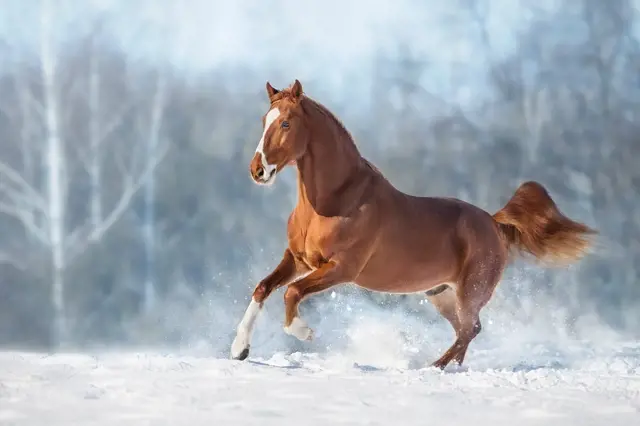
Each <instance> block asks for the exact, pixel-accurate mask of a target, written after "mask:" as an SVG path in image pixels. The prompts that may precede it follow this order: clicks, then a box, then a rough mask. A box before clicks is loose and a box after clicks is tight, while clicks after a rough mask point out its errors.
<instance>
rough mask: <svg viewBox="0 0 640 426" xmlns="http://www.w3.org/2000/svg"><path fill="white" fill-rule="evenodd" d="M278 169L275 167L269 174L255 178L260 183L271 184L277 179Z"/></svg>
mask: <svg viewBox="0 0 640 426" xmlns="http://www.w3.org/2000/svg"><path fill="white" fill-rule="evenodd" d="M277 172H278V171H277V169H276V168H273V169H271V170H270V171H269V174H268V175H267V176H261V177H260V179H255V182H256V183H257V184H258V185H271V184H273V182H274V181H275V180H276V173H277Z"/></svg>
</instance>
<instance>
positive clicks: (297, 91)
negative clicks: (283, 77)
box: [291, 78, 302, 99]
mask: <svg viewBox="0 0 640 426" xmlns="http://www.w3.org/2000/svg"><path fill="white" fill-rule="evenodd" d="M291 93H292V94H293V96H294V97H295V98H296V99H298V98H299V97H300V96H302V84H301V83H300V81H299V80H298V79H297V78H296V81H295V82H294V83H293V86H291Z"/></svg>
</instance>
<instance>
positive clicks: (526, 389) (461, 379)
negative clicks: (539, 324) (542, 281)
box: [0, 340, 640, 426]
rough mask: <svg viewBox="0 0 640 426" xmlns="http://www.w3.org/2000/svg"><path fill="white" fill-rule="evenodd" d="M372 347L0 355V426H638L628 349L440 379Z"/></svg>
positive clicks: (632, 351) (471, 369) (493, 355)
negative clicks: (260, 352) (233, 356)
mask: <svg viewBox="0 0 640 426" xmlns="http://www.w3.org/2000/svg"><path fill="white" fill-rule="evenodd" d="M378 344H379V346H378V349H377V350H375V348H374V347H371V345H369V349H370V350H367V346H366V345H364V346H362V345H360V346H358V344H357V342H356V343H355V346H356V347H354V348H353V350H350V351H336V352H332V351H331V350H328V351H325V352H322V353H320V352H293V353H286V352H277V353H274V354H272V355H271V356H268V357H255V356H253V357H250V358H249V359H248V360H246V361H233V360H229V359H225V358H223V357H213V356H211V355H210V354H194V353H193V352H194V351H192V353H191V354H189V353H181V352H175V353H172V354H166V353H162V352H158V351H156V352H152V351H145V352H131V351H129V352H127V351H124V350H123V351H119V352H115V351H112V352H100V353H78V354H74V353H61V354H55V355H47V354H39V353H27V352H2V353H0V424H1V425H45V424H49V425H69V424H74V425H77V424H79V425H115V424H117V425H188V426H195V425H201V424H202V425H205V424H206V425H243V426H247V425H294V424H301V425H305V426H306V425H309V426H311V425H340V424H345V425H391V424H392V423H394V422H400V423H401V424H402V425H403V426H406V425H433V426H437V425H464V424H474V425H485V424H490V425H492V426H498V425H514V424H516V425H518V426H524V425H562V426H571V425H581V426H588V425H608V426H614V425H631V424H640V343H638V342H635V343H634V342H629V343H626V344H625V343H621V342H617V343H616V344H615V345H612V346H611V347H609V348H605V347H604V345H602V347H597V346H596V347H594V346H592V345H590V344H585V343H580V342H574V344H573V345H572V346H567V345H563V347H562V348H561V350H558V349H557V348H555V346H556V342H550V343H540V342H537V343H536V342H533V343H531V344H530V345H528V346H527V345H520V347H519V348H518V350H516V351H514V350H513V348H512V347H511V348H509V350H505V347H504V346H503V345H493V346H490V345H489V346H488V345H484V346H483V345H476V346H472V348H471V349H470V352H469V354H468V364H467V366H466V367H462V368H460V367H458V368H455V367H449V368H448V369H447V370H445V371H444V372H442V371H439V370H436V369H433V368H430V367H428V365H425V361H424V360H420V359H418V358H419V357H420V355H415V356H414V359H407V358H406V352H405V353H404V355H403V354H398V353H397V351H396V350H395V349H393V348H392V347H393V346H394V343H393V342H392V341H391V340H388V341H384V340H383V341H382V342H378ZM387 349H388V350H387ZM396 349H397V348H396ZM409 353H414V354H416V352H415V351H414V352H411V351H409ZM525 355H526V356H525ZM403 356H404V357H405V358H404V359H402V358H403ZM422 356H425V355H422ZM428 356H429V357H430V356H432V354H431V353H430V354H428ZM409 358H411V357H409ZM525 359H526V361H524V360H525Z"/></svg>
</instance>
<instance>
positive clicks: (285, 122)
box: [281, 121, 289, 129]
mask: <svg viewBox="0 0 640 426" xmlns="http://www.w3.org/2000/svg"><path fill="white" fill-rule="evenodd" d="M281 126H282V128H283V129H288V128H289V122H288V121H283V122H282V124H281Z"/></svg>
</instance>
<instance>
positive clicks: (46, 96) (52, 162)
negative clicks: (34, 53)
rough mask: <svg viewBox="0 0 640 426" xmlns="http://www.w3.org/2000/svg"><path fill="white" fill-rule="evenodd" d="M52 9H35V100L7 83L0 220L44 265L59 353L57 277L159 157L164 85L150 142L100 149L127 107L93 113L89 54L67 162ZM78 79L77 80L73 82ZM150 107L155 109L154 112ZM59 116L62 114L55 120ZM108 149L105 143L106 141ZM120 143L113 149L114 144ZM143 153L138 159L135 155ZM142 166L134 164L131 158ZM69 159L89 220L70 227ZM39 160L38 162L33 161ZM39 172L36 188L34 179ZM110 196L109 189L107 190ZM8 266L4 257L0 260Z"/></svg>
mask: <svg viewBox="0 0 640 426" xmlns="http://www.w3.org/2000/svg"><path fill="white" fill-rule="evenodd" d="M55 13H56V8H55V5H54V4H53V2H52V0H43V2H42V4H41V9H40V23H41V32H40V41H39V45H38V60H39V63H38V65H39V83H40V84H39V85H40V87H41V89H40V90H41V92H38V91H36V90H34V89H33V88H31V87H30V86H29V85H28V84H27V83H26V82H24V81H22V80H20V79H19V78H18V79H15V80H14V81H15V83H16V89H15V92H16V97H17V100H18V104H19V108H17V109H16V110H17V111H18V112H17V113H16V114H19V116H20V117H19V118H20V119H19V120H16V121H15V122H16V123H19V124H17V125H19V126H20V132H19V133H20V139H21V142H24V145H23V146H22V152H23V158H22V163H23V164H22V167H21V168H16V167H14V166H13V165H12V164H11V162H10V161H6V160H1V159H0V214H5V215H10V216H12V217H13V218H15V219H17V220H18V221H19V222H20V223H21V224H22V226H23V227H24V229H25V234H26V235H27V236H28V237H29V238H30V239H31V240H32V241H33V242H34V244H36V245H37V246H39V247H40V248H41V249H44V250H43V251H44V252H45V253H47V256H48V257H49V259H50V277H51V293H50V294H51V305H52V308H53V315H54V318H53V321H52V328H51V333H52V342H53V343H54V344H55V345H61V344H64V343H65V342H67V341H68V338H69V331H70V330H69V327H68V324H67V320H68V318H67V312H66V306H65V271H66V270H67V268H68V267H69V266H70V265H71V264H72V263H73V262H74V260H76V259H77V257H78V256H79V255H80V254H82V253H83V252H85V251H86V249H87V248H88V246H89V245H90V244H94V243H98V242H100V240H101V239H102V238H103V236H104V235H105V234H106V233H107V232H108V231H109V230H110V229H111V228H112V227H113V225H114V224H115V223H116V222H117V221H118V220H119V219H120V218H121V217H122V216H123V215H124V213H125V212H126V211H127V208H128V207H129V205H130V203H131V201H132V199H133V197H134V196H135V195H136V193H137V192H138V190H139V189H140V188H141V187H142V186H143V185H144V184H145V182H146V181H147V180H148V178H149V176H151V175H152V172H153V170H154V169H155V167H156V166H157V165H158V163H159V162H160V161H161V160H162V159H163V158H164V156H165V154H166V148H167V147H166V145H163V144H161V143H160V142H159V133H158V132H159V130H158V129H159V123H160V121H161V112H162V108H163V105H164V84H163V85H162V89H159V90H158V94H157V95H156V96H155V97H154V100H153V105H152V111H153V113H152V120H151V121H150V123H148V125H149V126H150V127H151V128H150V129H149V130H148V134H149V135H150V140H149V141H147V142H143V143H140V144H137V145H136V144H135V143H133V144H132V143H131V141H126V142H123V143H110V144H109V146H108V148H107V147H106V146H105V141H106V140H107V139H108V137H109V136H110V135H111V133H112V131H113V130H115V129H116V128H117V127H118V126H120V125H122V123H123V121H124V117H125V115H126V113H127V112H128V111H127V110H128V108H129V106H124V107H122V109H121V110H116V111H115V112H109V111H103V109H102V108H101V93H102V90H101V77H100V76H101V73H100V65H99V58H100V55H99V52H98V51H97V49H92V52H91V58H90V66H89V75H88V79H87V81H88V91H87V93H88V104H89V113H90V119H89V123H88V126H89V138H88V139H89V140H88V141H86V145H88V148H86V149H82V153H81V154H82V155H79V156H70V155H69V154H70V150H71V149H72V148H73V147H71V146H70V145H69V144H67V143H66V139H65V134H64V126H63V123H64V119H65V117H67V115H68V114H72V113H73V112H72V111H73V110H74V108H73V106H72V105H64V98H63V96H62V95H63V93H62V89H61V78H60V68H61V66H60V63H59V58H60V56H59V54H58V53H59V52H58V50H57V49H58V45H57V42H56V37H55V35H56V28H55V24H56V16H55ZM78 78H81V76H78ZM156 105H157V106H156ZM63 110H64V111H65V112H64V113H63ZM111 142H114V141H113V138H112V140H111ZM117 142H121V141H117ZM107 150H112V151H114V155H115V156H116V157H117V158H119V159H120V160H121V161H119V162H118V163H117V164H118V166H119V172H120V173H119V176H120V188H119V190H118V191H117V197H116V199H115V202H110V203H108V204H107V203H105V202H104V201H103V195H104V189H105V188H104V185H103V182H102V180H101V176H102V161H103V158H104V157H105V156H106V155H107V153H106V151H107ZM140 151H143V153H144V154H143V155H138V153H139V152H140ZM143 156H144V161H134V160H133V158H136V159H138V160H139V159H140V158H142V157H143ZM74 158H82V159H83V160H84V161H83V165H84V166H85V167H86V171H87V174H88V175H89V178H90V181H91V191H90V195H89V197H90V199H89V205H90V209H89V214H88V218H87V220H86V222H85V223H81V224H79V225H77V226H72V225H71V224H70V223H69V220H68V219H67V203H68V194H69V191H70V188H71V183H72V182H70V181H69V179H70V176H71V173H70V170H71V168H72V167H75V166H77V164H72V161H73V159H74ZM38 160H40V161H38ZM38 167H41V169H40V170H39V171H40V172H41V173H40V174H41V175H42V185H39V183H40V182H38V181H37V179H36V178H35V176H36V175H38V173H35V169H36V168H38ZM110 189H111V188H110ZM2 257H4V258H6V259H8V258H9V256H8V255H3V256H0V258H2Z"/></svg>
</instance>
